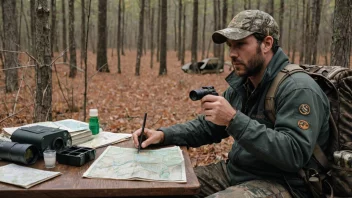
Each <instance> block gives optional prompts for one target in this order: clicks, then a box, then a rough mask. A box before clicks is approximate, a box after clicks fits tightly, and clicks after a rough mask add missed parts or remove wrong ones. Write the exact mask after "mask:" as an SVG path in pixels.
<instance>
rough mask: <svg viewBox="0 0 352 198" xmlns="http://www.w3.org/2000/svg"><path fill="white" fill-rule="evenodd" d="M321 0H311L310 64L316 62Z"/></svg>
mask: <svg viewBox="0 0 352 198" xmlns="http://www.w3.org/2000/svg"><path fill="white" fill-rule="evenodd" d="M321 7H322V1H321V0H314V1H313V13H312V45H311V48H312V56H313V57H312V60H311V63H310V64H312V65H315V64H316V63H317V53H318V37H319V25H320V15H321Z"/></svg>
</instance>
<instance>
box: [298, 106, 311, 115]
mask: <svg viewBox="0 0 352 198" xmlns="http://www.w3.org/2000/svg"><path fill="white" fill-rule="evenodd" d="M298 110H299V113H300V114H302V115H309V113H310V106H309V105H308V104H301V105H299V107H298Z"/></svg>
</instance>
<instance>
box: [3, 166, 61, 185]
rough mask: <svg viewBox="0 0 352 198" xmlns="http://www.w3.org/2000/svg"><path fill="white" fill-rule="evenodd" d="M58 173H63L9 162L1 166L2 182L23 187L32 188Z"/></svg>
mask: <svg viewBox="0 0 352 198" xmlns="http://www.w3.org/2000/svg"><path fill="white" fill-rule="evenodd" d="M58 175H61V173H60V172H52V171H44V170H39V169H34V168H28V167H24V166H19V165H16V164H8V165H5V166H1V167H0V182H4V183H8V184H13V185H16V186H21V187H23V188H30V187H32V186H34V185H36V184H39V183H41V182H43V181H46V180H49V179H51V178H53V177H56V176H58Z"/></svg>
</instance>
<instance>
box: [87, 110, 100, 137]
mask: <svg viewBox="0 0 352 198" xmlns="http://www.w3.org/2000/svg"><path fill="white" fill-rule="evenodd" d="M89 129H90V130H91V131H92V134H93V135H97V134H98V133H99V119H98V109H89Z"/></svg>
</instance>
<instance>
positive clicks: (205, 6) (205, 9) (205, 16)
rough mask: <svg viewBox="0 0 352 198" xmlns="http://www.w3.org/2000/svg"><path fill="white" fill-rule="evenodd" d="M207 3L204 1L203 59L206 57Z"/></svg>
mask: <svg viewBox="0 0 352 198" xmlns="http://www.w3.org/2000/svg"><path fill="white" fill-rule="evenodd" d="M206 13H207V1H206V0H205V1H204V13H203V30H202V59H204V56H205V23H206V19H207V15H206Z"/></svg>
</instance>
